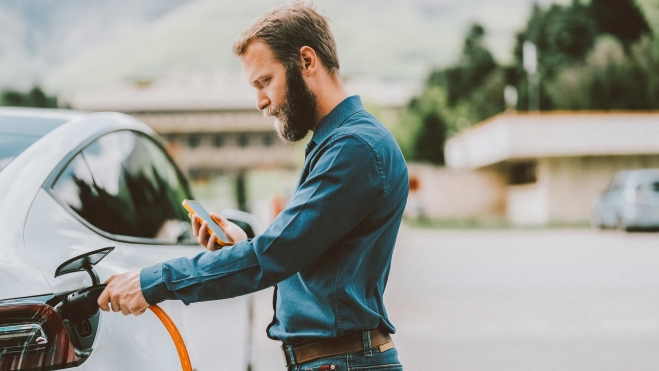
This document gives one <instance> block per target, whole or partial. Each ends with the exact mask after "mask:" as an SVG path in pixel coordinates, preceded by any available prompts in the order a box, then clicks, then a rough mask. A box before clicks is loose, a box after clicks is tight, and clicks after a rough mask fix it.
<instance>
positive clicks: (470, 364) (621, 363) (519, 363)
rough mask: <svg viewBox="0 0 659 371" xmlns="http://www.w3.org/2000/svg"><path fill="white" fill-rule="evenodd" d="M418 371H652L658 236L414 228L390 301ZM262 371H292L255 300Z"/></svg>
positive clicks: (658, 316)
mask: <svg viewBox="0 0 659 371" xmlns="http://www.w3.org/2000/svg"><path fill="white" fill-rule="evenodd" d="M385 299H386V302H387V305H388V307H387V308H388V311H389V315H390V318H391V319H392V321H393V323H394V324H395V325H396V327H397V330H398V332H397V333H396V335H394V340H395V342H396V345H397V347H398V349H399V351H400V357H401V360H402V362H403V364H404V366H405V368H406V369H407V370H453V371H458V370H493V371H494V370H507V371H509V370H651V369H656V367H657V364H659V353H657V351H656V349H657V347H658V346H659V235H657V234H648V233H638V234H636V233H635V234H625V233H621V232H614V231H594V230H588V229H529V230H514V229H501V230H476V229H473V230H455V231H449V230H432V229H413V228H410V227H403V229H402V230H401V233H400V235H399V240H398V245H397V247H396V252H395V257H394V264H393V267H392V271H391V275H390V279H389V284H388V288H387V291H386V294H385ZM255 308H256V313H255V319H256V321H255V326H254V335H253V336H254V340H255V347H254V366H255V367H254V369H255V370H258V371H264V370H283V369H284V368H283V367H282V366H281V359H280V355H279V352H278V350H277V343H276V342H273V341H271V340H268V339H267V338H266V337H265V334H264V329H265V326H266V325H267V323H268V322H269V320H270V319H271V318H272V317H271V316H272V309H271V292H270V291H266V292H261V293H259V294H258V295H257V296H256V306H255Z"/></svg>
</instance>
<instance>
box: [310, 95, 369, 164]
mask: <svg viewBox="0 0 659 371" xmlns="http://www.w3.org/2000/svg"><path fill="white" fill-rule="evenodd" d="M363 110H364V105H363V104H362V100H361V98H360V97H359V95H353V96H350V97H348V98H346V99H344V100H343V101H342V102H341V103H339V104H338V105H337V106H336V107H334V109H333V110H332V111H331V112H330V113H328V114H327V115H326V116H325V117H323V118H322V119H321V120H320V123H318V127H317V128H316V131H315V132H314V133H313V137H311V140H310V141H309V144H307V149H308V152H310V151H311V150H312V149H313V147H315V146H316V145H317V144H319V143H322V142H323V141H324V140H325V139H326V138H327V137H328V136H329V135H330V134H331V133H332V132H333V131H334V129H336V128H338V127H339V126H341V124H343V122H344V121H345V120H346V119H347V118H348V117H350V116H352V115H353V114H355V113H357V112H359V111H363ZM312 143H313V144H312Z"/></svg>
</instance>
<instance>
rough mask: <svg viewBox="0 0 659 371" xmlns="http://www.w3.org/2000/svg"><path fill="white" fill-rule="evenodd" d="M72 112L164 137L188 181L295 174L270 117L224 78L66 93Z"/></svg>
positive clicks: (233, 80)
mask: <svg viewBox="0 0 659 371" xmlns="http://www.w3.org/2000/svg"><path fill="white" fill-rule="evenodd" d="M65 100H66V101H67V102H68V104H70V105H71V106H72V107H73V108H75V109H82V110H90V111H119V112H123V113H127V114H129V115H131V116H134V117H136V118H137V119H139V120H141V121H143V122H144V123H146V124H147V125H149V126H150V127H151V128H152V129H154V130H155V131H156V132H157V133H158V134H160V135H161V136H162V137H163V138H165V139H166V140H167V142H168V144H169V148H168V150H169V152H170V154H171V155H172V157H173V158H174V159H175V161H176V162H177V163H178V165H179V166H180V167H181V169H182V170H183V171H184V172H186V173H187V174H188V175H190V176H191V177H192V178H193V179H198V178H205V177H209V176H213V175H215V174H223V173H239V172H242V171H245V170H248V169H249V170H256V169H294V168H296V167H297V166H299V165H298V162H299V161H298V160H297V156H296V151H295V147H294V146H293V145H291V144H287V143H284V142H283V141H281V140H280V139H279V138H277V136H276V134H275V132H274V129H273V121H274V119H273V118H270V117H265V116H263V114H262V113H261V112H259V111H258V110H257V109H256V105H255V101H254V92H253V90H252V89H251V88H250V87H249V85H248V84H247V83H246V81H244V79H242V78H240V77H237V76H227V75H192V76H170V77H166V78H160V79H157V80H154V81H133V82H131V83H122V84H117V85H115V86H112V87H109V88H106V89H102V90H97V91H86V92H78V93H75V94H71V95H69V96H66V97H65Z"/></svg>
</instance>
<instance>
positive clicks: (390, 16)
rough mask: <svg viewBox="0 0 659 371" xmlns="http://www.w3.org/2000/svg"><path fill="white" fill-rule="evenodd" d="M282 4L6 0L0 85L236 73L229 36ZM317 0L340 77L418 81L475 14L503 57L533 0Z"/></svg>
mask: <svg viewBox="0 0 659 371" xmlns="http://www.w3.org/2000/svg"><path fill="white" fill-rule="evenodd" d="M545 1H549V0H545ZM566 1H567V0H566ZM541 2H542V1H541ZM280 3H282V1H276V0H250V1H244V2H229V1H218V0H197V1H183V0H140V1H132V0H113V1H110V2H108V1H103V0H86V1H79V0H58V1H57V2H53V1H52V0H4V1H3V2H2V3H0V88H1V87H3V86H11V85H21V84H22V85H29V84H32V83H35V82H36V83H43V84H44V85H45V86H46V87H47V88H48V89H49V90H50V91H55V92H59V91H67V90H75V89H93V88H95V87H99V86H104V85H108V84H112V83H114V82H117V81H126V80H151V79H154V78H158V77H159V76H163V75H169V74H178V75H180V74H186V73H191V74H192V73H213V72H216V71H224V72H227V73H240V65H239V62H238V60H237V59H236V58H235V57H234V56H232V54H231V45H232V43H233V40H234V39H235V37H237V36H238V35H239V34H240V32H241V31H242V30H243V29H244V28H245V27H247V26H248V25H249V24H250V23H251V22H252V21H253V20H254V19H255V18H257V17H258V16H259V15H261V14H262V13H263V12H264V11H266V10H268V9H271V8H272V7H274V6H276V5H277V4H280ZM315 3H316V6H317V8H318V10H319V11H321V12H322V13H323V14H325V15H327V16H328V17H329V18H330V20H331V21H330V27H331V28H332V30H333V32H334V34H335V37H336V40H337V43H338V49H339V56H340V62H341V70H342V74H343V75H344V76H346V77H348V78H350V77H353V76H371V77H377V78H380V79H394V80H404V81H414V82H418V81H421V80H422V79H423V78H424V77H425V75H426V73H427V72H428V70H429V69H430V68H431V67H433V66H436V65H443V64H447V63H451V62H453V61H454V60H455V59H456V58H457V55H458V53H459V50H460V47H461V44H462V40H463V37H464V34H465V32H466V30H467V29H468V27H469V26H470V24H471V23H472V22H475V21H478V22H481V23H482V24H483V25H484V26H485V28H486V30H487V31H488V37H487V41H488V44H489V45H490V47H491V48H492V50H493V51H494V53H495V55H496V56H497V57H498V58H499V59H500V60H503V61H507V60H509V59H510V54H511V53H510V52H511V50H512V45H513V41H514V38H513V35H514V32H515V31H517V30H518V29H520V28H521V27H522V26H523V24H524V23H525V22H526V19H527V17H528V14H529V12H530V9H531V6H532V3H533V0H377V1H376V0H324V1H321V0H317V1H316V2H315Z"/></svg>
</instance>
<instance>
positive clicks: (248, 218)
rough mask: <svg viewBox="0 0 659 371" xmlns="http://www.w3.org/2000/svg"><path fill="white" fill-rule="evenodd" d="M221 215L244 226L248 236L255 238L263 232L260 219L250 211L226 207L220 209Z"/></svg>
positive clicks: (243, 228) (241, 226)
mask: <svg viewBox="0 0 659 371" xmlns="http://www.w3.org/2000/svg"><path fill="white" fill-rule="evenodd" d="M220 215H222V216H223V217H225V218H227V220H228V221H230V222H232V223H234V224H236V225H237V226H239V227H240V228H242V230H243V231H245V234H247V238H254V237H256V236H258V235H260V234H261V233H263V230H262V229H261V226H260V224H259V222H258V220H257V219H256V217H255V216H254V215H252V214H250V213H246V212H244V211H240V210H235V209H224V210H222V211H220Z"/></svg>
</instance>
